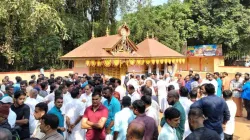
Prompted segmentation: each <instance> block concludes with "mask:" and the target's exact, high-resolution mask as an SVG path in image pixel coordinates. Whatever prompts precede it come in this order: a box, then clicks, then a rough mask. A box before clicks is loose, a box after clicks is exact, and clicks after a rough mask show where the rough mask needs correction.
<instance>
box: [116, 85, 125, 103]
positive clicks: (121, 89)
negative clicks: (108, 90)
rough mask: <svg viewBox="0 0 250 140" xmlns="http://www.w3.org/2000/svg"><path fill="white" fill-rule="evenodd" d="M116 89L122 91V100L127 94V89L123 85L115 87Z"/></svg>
mask: <svg viewBox="0 0 250 140" xmlns="http://www.w3.org/2000/svg"><path fill="white" fill-rule="evenodd" d="M115 91H116V92H119V93H120V100H122V98H123V97H124V96H126V89H125V88H124V87H123V86H121V85H120V86H117V87H116V88H115Z"/></svg>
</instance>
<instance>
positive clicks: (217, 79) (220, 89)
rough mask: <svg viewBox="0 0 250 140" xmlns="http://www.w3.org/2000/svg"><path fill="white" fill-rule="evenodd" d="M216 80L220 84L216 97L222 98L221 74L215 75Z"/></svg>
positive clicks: (216, 73)
mask: <svg viewBox="0 0 250 140" xmlns="http://www.w3.org/2000/svg"><path fill="white" fill-rule="evenodd" d="M214 79H215V80H216V81H217V83H218V89H217V93H216V95H217V96H218V97H221V95H222V80H221V79H220V74H219V72H215V73H214Z"/></svg>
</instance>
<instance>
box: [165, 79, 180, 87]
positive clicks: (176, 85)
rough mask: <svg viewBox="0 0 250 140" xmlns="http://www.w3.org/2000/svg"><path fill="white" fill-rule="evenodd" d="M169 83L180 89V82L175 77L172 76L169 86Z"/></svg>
mask: <svg viewBox="0 0 250 140" xmlns="http://www.w3.org/2000/svg"><path fill="white" fill-rule="evenodd" d="M169 85H173V86H174V88H175V90H179V89H180V87H179V84H178V82H177V80H176V79H175V78H174V77H171V79H170V82H169V84H168V86H169Z"/></svg>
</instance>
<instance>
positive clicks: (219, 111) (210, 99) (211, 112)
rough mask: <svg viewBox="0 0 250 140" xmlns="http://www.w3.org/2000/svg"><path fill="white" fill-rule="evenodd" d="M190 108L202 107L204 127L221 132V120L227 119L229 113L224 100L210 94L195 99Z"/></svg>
mask: <svg viewBox="0 0 250 140" xmlns="http://www.w3.org/2000/svg"><path fill="white" fill-rule="evenodd" d="M190 108H200V109H202V111H203V113H204V115H205V117H207V118H208V119H206V120H205V121H204V125H205V127H207V128H209V129H212V130H215V131H216V132H217V133H218V134H221V133H222V131H223V129H222V123H223V121H228V120H229V118H230V113H229V110H228V107H227V104H226V102H225V101H224V100H223V99H222V98H220V97H217V96H216V95H210V96H207V97H204V98H202V99H200V100H198V101H196V102H195V103H194V104H193V105H191V107H190Z"/></svg>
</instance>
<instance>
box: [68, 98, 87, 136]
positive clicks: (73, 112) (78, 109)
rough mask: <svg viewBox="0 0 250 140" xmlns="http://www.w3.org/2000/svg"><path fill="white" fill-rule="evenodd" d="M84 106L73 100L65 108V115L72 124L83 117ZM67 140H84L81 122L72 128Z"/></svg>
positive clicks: (77, 100)
mask: <svg viewBox="0 0 250 140" xmlns="http://www.w3.org/2000/svg"><path fill="white" fill-rule="evenodd" d="M85 109H86V106H85V105H84V103H83V102H81V101H80V100H79V99H73V100H72V101H71V102H69V103H67V105H66V106H65V115H66V116H67V117H69V118H70V123H71V124H73V123H74V122H75V121H76V120H77V119H78V118H79V117H80V116H83V114H84V111H85ZM67 140H85V130H84V129H81V121H80V122H79V123H78V124H77V125H76V126H75V127H74V129H73V130H72V133H71V134H68V138H67Z"/></svg>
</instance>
